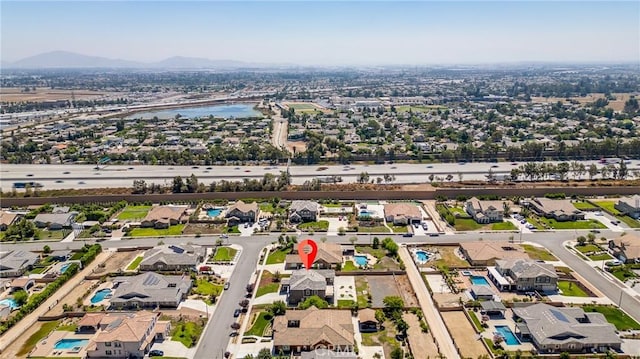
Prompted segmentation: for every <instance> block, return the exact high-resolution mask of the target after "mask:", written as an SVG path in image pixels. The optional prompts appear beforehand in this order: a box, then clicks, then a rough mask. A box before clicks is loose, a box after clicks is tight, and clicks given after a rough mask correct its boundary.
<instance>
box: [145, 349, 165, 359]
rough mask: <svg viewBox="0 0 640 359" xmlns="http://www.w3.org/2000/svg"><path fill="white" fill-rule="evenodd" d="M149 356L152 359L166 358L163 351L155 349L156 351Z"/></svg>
mask: <svg viewBox="0 0 640 359" xmlns="http://www.w3.org/2000/svg"><path fill="white" fill-rule="evenodd" d="M149 356H150V357H163V356H164V352H163V351H162V350H157V349H154V350H152V351H150V352H149Z"/></svg>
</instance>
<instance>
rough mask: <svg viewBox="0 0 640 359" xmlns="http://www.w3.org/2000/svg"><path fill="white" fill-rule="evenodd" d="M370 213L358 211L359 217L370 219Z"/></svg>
mask: <svg viewBox="0 0 640 359" xmlns="http://www.w3.org/2000/svg"><path fill="white" fill-rule="evenodd" d="M371 214H372V213H371V212H369V211H367V210H366V209H365V210H362V211H360V217H371Z"/></svg>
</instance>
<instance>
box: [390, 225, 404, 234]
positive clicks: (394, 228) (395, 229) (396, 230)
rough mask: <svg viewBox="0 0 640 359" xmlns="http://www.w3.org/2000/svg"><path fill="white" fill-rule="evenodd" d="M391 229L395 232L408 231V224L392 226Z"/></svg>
mask: <svg viewBox="0 0 640 359" xmlns="http://www.w3.org/2000/svg"><path fill="white" fill-rule="evenodd" d="M390 227H391V230H392V231H393V233H407V231H408V226H396V225H393V226H390Z"/></svg>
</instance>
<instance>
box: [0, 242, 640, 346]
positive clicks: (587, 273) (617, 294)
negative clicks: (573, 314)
mask: <svg viewBox="0 0 640 359" xmlns="http://www.w3.org/2000/svg"><path fill="white" fill-rule="evenodd" d="M583 232H584V233H586V231H573V230H565V231H555V232H534V233H523V234H522V240H523V241H528V242H533V243H537V244H541V245H543V246H545V247H547V248H548V249H549V250H550V251H551V252H552V253H553V254H554V255H555V256H556V257H558V258H559V259H560V260H562V261H563V262H565V263H566V264H567V265H568V266H569V267H571V268H573V269H574V270H575V271H576V272H577V273H578V274H579V275H580V276H582V277H583V278H585V280H587V281H588V282H589V283H591V284H592V285H593V286H595V287H596V288H597V289H598V290H599V291H601V292H602V293H603V294H604V295H606V296H607V297H608V298H609V299H611V300H612V301H613V302H614V303H619V304H620V307H621V308H622V309H623V310H624V311H625V312H626V313H627V314H629V315H630V316H632V317H633V318H634V319H636V320H638V321H640V295H637V294H633V293H630V292H628V291H626V290H625V289H624V287H623V286H622V285H621V284H619V283H618V282H616V281H614V280H612V279H611V277H609V276H607V275H606V274H603V273H601V272H599V271H597V270H595V269H594V268H592V267H591V266H589V265H588V264H586V263H585V262H584V261H583V260H581V259H580V258H578V257H577V256H575V255H574V254H572V253H571V252H569V251H568V250H567V249H566V248H565V246H564V242H566V241H568V240H572V239H575V238H576V237H577V236H578V235H580V234H584V233H583ZM512 235H513V234H512V233H491V234H479V233H457V234H452V235H442V236H439V237H426V236H425V237H418V236H416V237H412V238H405V237H402V236H400V235H392V236H393V237H394V238H395V240H396V241H397V242H398V243H401V244H426V243H430V244H438V243H460V242H466V241H475V240H478V239H479V238H480V237H483V238H484V240H508V239H509V237H511V236H512ZM601 235H602V236H605V237H614V236H618V235H619V233H617V232H612V231H608V230H603V231H602V233H601ZM321 236H322V237H326V238H327V239H328V241H330V242H339V243H343V242H345V243H346V242H348V239H347V238H346V237H340V236H324V235H312V236H307V237H305V238H312V239H316V240H319V238H320V237H321ZM384 236H386V235H384ZM277 237H278V235H277V234H270V235H264V236H254V237H250V238H249V237H232V238H230V239H229V242H230V243H233V244H238V245H240V246H242V247H243V250H242V253H241V255H240V258H239V260H238V263H237V265H236V267H235V270H234V272H233V274H232V276H231V279H230V282H231V287H230V289H229V290H228V291H226V292H225V293H224V295H222V297H221V299H220V301H219V302H218V304H217V308H216V310H215V312H214V314H213V317H212V322H211V324H210V325H209V326H208V327H207V329H206V331H205V332H204V333H203V336H202V339H201V341H200V344H199V347H198V351H197V353H196V357H197V358H205V357H207V358H209V357H210V358H220V359H222V358H223V354H224V352H225V350H226V348H227V344H228V342H229V339H230V338H231V337H230V335H231V333H232V330H231V328H230V325H231V324H232V323H233V321H234V319H233V310H234V309H235V308H237V303H238V302H239V301H240V300H241V299H242V298H243V295H244V293H245V285H246V284H247V283H248V281H249V279H250V278H251V275H252V273H253V272H254V271H255V270H256V266H255V264H256V263H257V260H258V258H259V255H260V251H261V250H262V248H263V247H264V246H265V245H267V244H269V243H272V242H274V241H276V240H277ZM370 237H371V236H362V237H359V240H358V242H357V243H361V244H366V243H368V242H369V240H370ZM518 237H519V236H518ZM158 240H159V239H154V238H135V239H126V240H109V241H104V242H102V243H101V244H102V246H103V247H105V248H119V247H133V246H148V245H149V244H154V243H157V241H158ZM162 240H163V242H165V243H166V244H178V243H184V242H187V241H189V242H193V243H194V244H213V243H215V241H216V240H217V237H210V236H207V237H205V236H203V237H201V238H194V237H173V238H163V239H162ZM87 242H89V241H87ZM84 243H85V242H83V241H76V242H71V243H60V242H53V243H47V244H48V245H49V246H50V247H51V248H52V249H54V250H56V249H73V248H79V247H81V246H82V245H83V244H84ZM43 245H44V244H43V243H42V242H38V243H37V242H28V243H20V244H8V243H7V244H3V245H2V250H3V251H7V250H11V249H14V248H17V247H19V248H21V249H26V250H41V249H42V246H43Z"/></svg>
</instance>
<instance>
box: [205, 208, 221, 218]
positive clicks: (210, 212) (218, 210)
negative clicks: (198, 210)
mask: <svg viewBox="0 0 640 359" xmlns="http://www.w3.org/2000/svg"><path fill="white" fill-rule="evenodd" d="M220 213H222V208H209V209H208V210H207V216H209V217H218V216H219V215H220Z"/></svg>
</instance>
